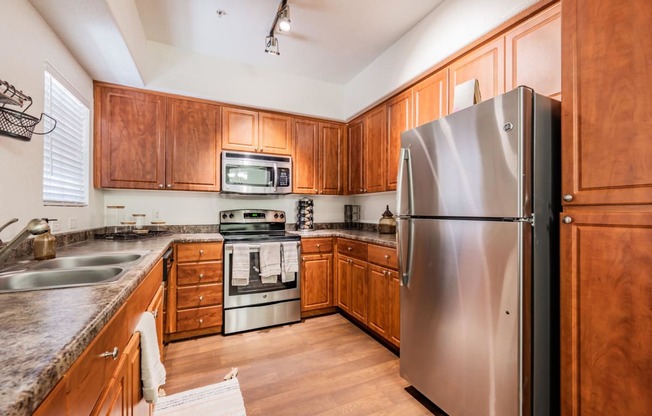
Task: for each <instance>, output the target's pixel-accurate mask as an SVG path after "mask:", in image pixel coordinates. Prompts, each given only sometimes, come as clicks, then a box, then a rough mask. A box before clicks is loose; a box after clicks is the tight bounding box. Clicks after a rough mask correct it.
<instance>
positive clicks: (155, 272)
mask: <svg viewBox="0 0 652 416" xmlns="http://www.w3.org/2000/svg"><path fill="white" fill-rule="evenodd" d="M162 279H163V264H162V262H161V261H159V262H158V263H157V264H156V265H155V266H154V268H153V269H152V270H151V271H150V272H149V274H148V275H147V276H146V277H145V279H144V280H143V281H142V282H141V283H140V285H139V286H138V287H137V288H136V290H135V291H134V292H133V293H132V294H131V296H130V297H129V298H128V299H127V301H126V302H125V303H124V305H122V306H121V307H120V309H119V310H118V311H117V312H116V314H115V315H114V316H113V317H112V318H111V320H110V321H109V322H108V323H107V324H106V325H105V326H104V328H102V330H101V331H100V332H99V334H98V335H97V336H96V337H95V339H94V340H93V341H91V343H90V345H89V346H88V347H87V348H86V350H84V352H83V353H82V354H81V356H80V357H79V358H78V359H77V361H75V362H74V363H73V365H72V366H71V367H70V369H69V370H68V372H67V373H66V374H65V375H64V376H63V378H62V380H61V381H59V383H58V384H57V385H56V386H55V387H54V389H53V390H52V391H51V392H50V394H49V395H48V396H47V397H46V398H45V400H44V401H43V403H41V405H40V406H39V407H38V409H36V411H35V413H34V414H35V415H43V416H45V415H90V414H93V415H138V414H143V415H144V414H148V412H149V405H148V404H147V403H145V402H144V400H143V399H142V390H141V385H140V334H138V333H136V332H134V331H135V330H136V326H137V325H138V322H139V320H140V317H141V316H142V314H143V312H145V311H146V310H148V306H150V307H151V306H152V305H159V304H160V302H159V300H157V297H158V296H160V294H161V293H162V292H161V283H162ZM161 317H162V316H161ZM160 325H162V323H161V322H157V326H160ZM112 353H113V354H112Z"/></svg>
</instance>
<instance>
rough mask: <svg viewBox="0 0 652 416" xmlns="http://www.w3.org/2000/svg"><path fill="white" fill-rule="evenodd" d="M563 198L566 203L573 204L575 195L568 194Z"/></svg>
mask: <svg viewBox="0 0 652 416" xmlns="http://www.w3.org/2000/svg"><path fill="white" fill-rule="evenodd" d="M563 198H564V201H566V202H571V201H572V200H573V195H571V194H566V195H564V197H563Z"/></svg>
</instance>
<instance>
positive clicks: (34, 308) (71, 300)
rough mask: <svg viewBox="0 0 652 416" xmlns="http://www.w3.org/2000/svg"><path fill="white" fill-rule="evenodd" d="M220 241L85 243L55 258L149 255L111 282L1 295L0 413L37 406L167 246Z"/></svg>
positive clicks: (182, 237)
mask: <svg viewBox="0 0 652 416" xmlns="http://www.w3.org/2000/svg"><path fill="white" fill-rule="evenodd" d="M222 240H223V239H222V236H221V235H220V234H171V235H167V236H164V237H157V238H152V239H148V240H140V241H103V240H91V241H85V242H83V243H78V244H73V245H70V246H66V247H63V248H60V249H57V256H58V257H62V256H71V255H79V254H90V253H107V252H123V251H145V250H147V251H149V253H148V254H147V255H145V256H144V257H143V258H142V260H140V261H139V262H137V263H135V264H134V265H133V266H132V267H131V268H130V270H129V271H128V272H127V273H126V274H125V275H124V276H123V277H122V278H121V279H120V280H118V281H117V282H115V283H109V284H101V285H96V286H84V287H76V288H67V289H54V290H38V291H30V292H15V293H0V415H5V416H10V415H29V414H31V413H32V412H33V411H34V409H36V407H37V406H38V405H39V404H40V403H41V401H43V399H44V398H45V397H46V396H47V394H48V393H49V391H50V390H52V388H53V387H54V386H55V385H56V383H57V382H58V381H59V380H60V379H61V377H62V376H63V375H64V374H65V373H66V371H67V370H68V369H69V368H70V366H71V365H72V363H73V362H74V361H75V360H76V359H77V358H78V357H79V356H80V355H81V353H82V352H83V351H84V349H85V348H86V347H87V346H88V345H89V344H90V342H91V341H92V340H93V338H94V337H95V336H96V335H97V334H98V333H99V332H100V330H101V329H102V327H103V326H104V325H105V324H106V323H107V322H108V321H109V320H110V319H111V317H112V316H113V315H114V314H115V312H116V311H117V310H118V309H119V308H120V306H121V305H122V304H123V303H124V302H125V300H126V299H127V297H129V295H130V294H131V293H132V292H133V291H134V290H135V289H136V287H137V286H138V285H139V284H140V282H141V281H142V280H143V279H144V278H145V276H146V274H147V272H149V270H150V269H151V268H152V267H153V266H154V264H156V262H157V261H158V259H159V258H160V257H161V255H162V254H163V253H164V252H165V250H166V248H167V247H168V246H169V245H170V244H172V243H175V242H199V241H222ZM7 266H9V265H7Z"/></svg>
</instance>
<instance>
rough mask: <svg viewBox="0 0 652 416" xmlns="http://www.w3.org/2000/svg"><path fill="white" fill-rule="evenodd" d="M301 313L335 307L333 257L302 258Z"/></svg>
mask: <svg viewBox="0 0 652 416" xmlns="http://www.w3.org/2000/svg"><path fill="white" fill-rule="evenodd" d="M301 261H302V262H303V264H302V266H303V270H302V275H301V278H302V281H301V311H302V312H305V311H311V310H315V309H322V308H327V307H330V306H334V302H333V255H332V254H313V255H305V256H302V257H301Z"/></svg>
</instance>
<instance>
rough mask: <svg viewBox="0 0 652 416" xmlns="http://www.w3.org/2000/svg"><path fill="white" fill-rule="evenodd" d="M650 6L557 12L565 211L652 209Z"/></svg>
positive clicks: (596, 5)
mask: <svg viewBox="0 0 652 416" xmlns="http://www.w3.org/2000/svg"><path fill="white" fill-rule="evenodd" d="M650 16H652V2H650V1H649V0H635V1H630V2H627V3H619V2H609V1H587V0H568V1H564V4H563V10H562V33H564V43H563V45H562V57H563V59H562V62H563V71H562V74H563V75H562V91H563V92H564V100H563V102H562V192H563V194H564V195H565V196H566V195H568V197H567V198H568V199H571V198H572V201H570V202H566V204H567V205H575V204H578V205H584V204H587V205H593V204H608V205H614V204H651V203H652V163H650V161H652V140H650V131H651V130H652V99H650V93H649V91H647V88H648V87H649V85H652V71H651V70H650V56H652V36H649V33H650V20H651V18H650Z"/></svg>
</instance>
